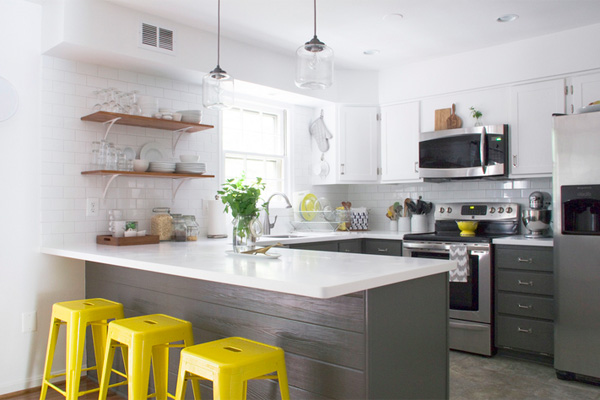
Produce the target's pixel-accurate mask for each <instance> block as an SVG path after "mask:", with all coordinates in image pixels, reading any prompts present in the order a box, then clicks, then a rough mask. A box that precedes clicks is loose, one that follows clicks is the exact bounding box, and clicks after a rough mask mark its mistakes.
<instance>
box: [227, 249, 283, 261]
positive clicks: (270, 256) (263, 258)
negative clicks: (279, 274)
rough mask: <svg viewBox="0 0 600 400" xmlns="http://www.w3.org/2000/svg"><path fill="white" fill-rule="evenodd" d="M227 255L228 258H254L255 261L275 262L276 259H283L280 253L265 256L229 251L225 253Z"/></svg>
mask: <svg viewBox="0 0 600 400" xmlns="http://www.w3.org/2000/svg"><path fill="white" fill-rule="evenodd" d="M225 254H227V255H228V256H233V257H242V258H253V259H255V260H274V259H276V258H279V257H281V254H279V253H269V254H263V253H258V254H244V253H236V252H235V251H233V250H227V251H226V252H225Z"/></svg>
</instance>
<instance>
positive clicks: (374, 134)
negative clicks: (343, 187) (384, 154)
mask: <svg viewBox="0 0 600 400" xmlns="http://www.w3.org/2000/svg"><path fill="white" fill-rule="evenodd" d="M378 113H379V108H378V107H355V106H342V107H340V111H339V127H340V134H339V136H340V141H339V149H338V151H339V157H338V160H339V169H338V177H339V181H340V183H352V182H358V183H360V182H377V179H378V175H377V169H378V162H379V159H378V149H379V148H378V143H379V120H378Z"/></svg>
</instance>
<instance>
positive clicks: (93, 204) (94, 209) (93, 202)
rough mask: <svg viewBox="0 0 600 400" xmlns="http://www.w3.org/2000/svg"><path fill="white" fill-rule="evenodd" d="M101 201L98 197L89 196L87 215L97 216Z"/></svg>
mask: <svg viewBox="0 0 600 400" xmlns="http://www.w3.org/2000/svg"><path fill="white" fill-rule="evenodd" d="M99 206H100V205H99V202H98V199H97V198H91V197H90V198H88V199H87V202H86V206H85V216H86V217H97V216H98V207H99Z"/></svg>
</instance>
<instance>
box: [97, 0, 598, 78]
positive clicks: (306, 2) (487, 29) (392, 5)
mask: <svg viewBox="0 0 600 400" xmlns="http://www.w3.org/2000/svg"><path fill="white" fill-rule="evenodd" d="M105 1H110V2H112V3H115V4H118V5H121V6H124V7H128V8H132V9H136V10H140V11H143V12H146V13H149V14H154V15H157V16H162V17H164V18H167V19H171V20H174V21H178V22H180V23H183V24H186V25H190V26H192V27H196V28H198V29H202V30H206V31H210V32H216V26H217V0H169V1H164V0H105ZM394 14H401V15H402V16H403V17H399V16H397V15H394ZM505 14H517V15H519V18H518V19H517V20H516V21H514V22H510V23H499V22H497V21H496V19H497V18H498V17H500V16H502V15H505ZM599 21H600V0H318V1H317V35H318V37H319V39H320V40H321V41H323V42H325V43H326V44H327V45H328V46H330V47H331V48H333V50H334V52H335V62H336V67H337V68H345V69H366V70H382V69H388V68H392V67H394V66H399V65H402V64H406V63H412V62H417V61H421V60H426V59H431V58H436V57H441V56H445V55H451V54H456V53H462V52H467V51H471V50H476V49H479V48H483V47H489V46H493V45H498V44H502V43H508V42H513V41H519V40H524V39H528V38H532V37H536V36H542V35H548V34H552V33H554V32H559V31H563V30H569V29H573V28H577V27H582V26H585V25H591V24H597V23H599ZM221 34H222V36H223V37H226V38H229V39H234V40H237V41H240V42H244V43H249V44H253V45H256V46H260V47H267V48H271V49H272V50H273V51H276V52H279V53H283V54H288V55H290V56H293V55H294V53H295V51H296V49H297V48H298V47H299V46H300V45H301V44H303V43H304V42H306V41H308V40H310V39H311V38H312V35H313V2H312V1H310V0H222V1H221ZM582 40H585V38H582ZM596 40H597V39H596ZM372 49H377V50H379V54H376V55H370V56H367V55H364V54H363V52H364V51H365V50H372ZM226 60H227V49H226V48H222V64H224V65H226V64H227V61H226Z"/></svg>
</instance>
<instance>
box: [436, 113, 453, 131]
mask: <svg viewBox="0 0 600 400" xmlns="http://www.w3.org/2000/svg"><path fill="white" fill-rule="evenodd" d="M451 114H452V109H451V108H442V109H440V110H435V130H436V131H441V130H444V129H446V123H447V121H448V117H450V115H451Z"/></svg>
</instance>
